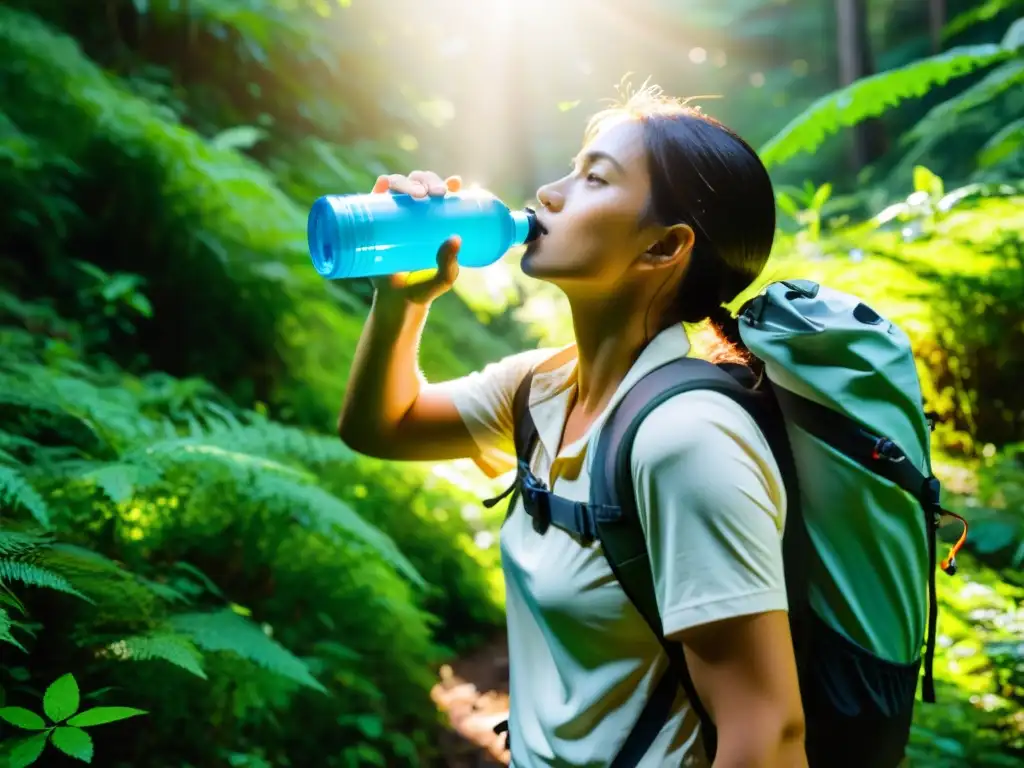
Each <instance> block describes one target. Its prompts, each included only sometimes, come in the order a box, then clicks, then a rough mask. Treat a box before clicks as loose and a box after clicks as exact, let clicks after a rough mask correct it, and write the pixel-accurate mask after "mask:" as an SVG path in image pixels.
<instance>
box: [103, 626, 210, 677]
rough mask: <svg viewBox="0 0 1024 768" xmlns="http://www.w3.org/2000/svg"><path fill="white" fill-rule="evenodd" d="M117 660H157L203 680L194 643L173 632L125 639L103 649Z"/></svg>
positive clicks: (200, 655) (199, 656) (199, 655)
mask: <svg viewBox="0 0 1024 768" xmlns="http://www.w3.org/2000/svg"><path fill="white" fill-rule="evenodd" d="M105 650H106V651H107V652H108V653H110V654H111V655H112V656H114V657H115V658H118V659H123V660H125V661H150V660H154V659H160V660H162V661H166V662H169V663H171V664H174V665H175V666H176V667H180V668H181V669H184V670H185V671H186V672H189V673H191V674H193V675H195V676H196V677H201V678H202V679H203V680H205V679H206V672H204V671H203V666H202V662H203V655H202V653H200V652H199V649H198V648H196V646H195V644H194V643H193V642H192V640H190V639H189V638H187V637H184V636H183V635H179V634H175V633H173V632H152V633H150V634H148V635H134V636H132V637H125V638H123V639H121V640H118V641H116V642H114V643H111V644H110V645H108V646H107V647H106V649H105Z"/></svg>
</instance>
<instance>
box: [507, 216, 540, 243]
mask: <svg viewBox="0 0 1024 768" xmlns="http://www.w3.org/2000/svg"><path fill="white" fill-rule="evenodd" d="M512 223H513V224H514V225H515V235H514V237H513V240H512V245H525V244H526V243H529V242H531V241H533V240H536V239H537V236H538V235H539V234H540V225H539V224H538V223H537V214H536V212H534V210H533V209H532V208H525V209H523V210H521V211H512Z"/></svg>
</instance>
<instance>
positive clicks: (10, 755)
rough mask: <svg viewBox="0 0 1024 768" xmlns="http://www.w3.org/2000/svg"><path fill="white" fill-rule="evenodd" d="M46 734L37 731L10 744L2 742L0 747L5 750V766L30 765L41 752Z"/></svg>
mask: <svg viewBox="0 0 1024 768" xmlns="http://www.w3.org/2000/svg"><path fill="white" fill-rule="evenodd" d="M47 735H48V734H46V733H37V734H35V735H33V736H27V737H25V738H23V739H20V740H18V741H16V742H14V743H13V744H11V745H10V746H7V745H6V744H4V745H3V747H2V748H0V749H2V750H4V751H6V757H7V763H6V766H5V768H25V767H26V766H29V765H32V764H33V763H34V762H35V761H36V760H38V759H39V756H40V755H41V754H43V749H44V748H45V747H46V737H47ZM0 756H3V754H2V752H0Z"/></svg>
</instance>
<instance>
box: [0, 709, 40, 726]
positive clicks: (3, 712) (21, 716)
mask: <svg viewBox="0 0 1024 768" xmlns="http://www.w3.org/2000/svg"><path fill="white" fill-rule="evenodd" d="M0 720H6V721H7V722H8V723H10V724H11V725H13V726H15V727H16V728H24V729H26V730H29V731H39V730H42V729H43V728H45V727H46V721H45V720H43V718H41V717H40V716H39V715H37V714H36V713H35V712H33V711H32V710H30V709H25V708H24V707H2V708H0Z"/></svg>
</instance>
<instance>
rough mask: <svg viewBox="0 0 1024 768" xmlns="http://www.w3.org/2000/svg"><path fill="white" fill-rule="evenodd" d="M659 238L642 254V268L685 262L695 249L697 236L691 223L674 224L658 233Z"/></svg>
mask: <svg viewBox="0 0 1024 768" xmlns="http://www.w3.org/2000/svg"><path fill="white" fill-rule="evenodd" d="M657 238H658V239H657V240H655V241H654V243H652V244H651V246H650V247H649V248H648V249H647V250H646V251H644V252H643V253H642V254H640V258H639V259H638V260H637V266H638V267H639V268H640V269H662V268H664V267H674V266H678V265H679V264H682V263H685V262H686V261H687V260H688V259H689V258H690V253H691V252H692V251H693V242H694V240H695V238H696V236H695V235H694V233H693V227H691V226H690V225H689V224H673V225H672V226H671V227H667V228H662V229H661V230H660V232H658V233H657Z"/></svg>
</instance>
